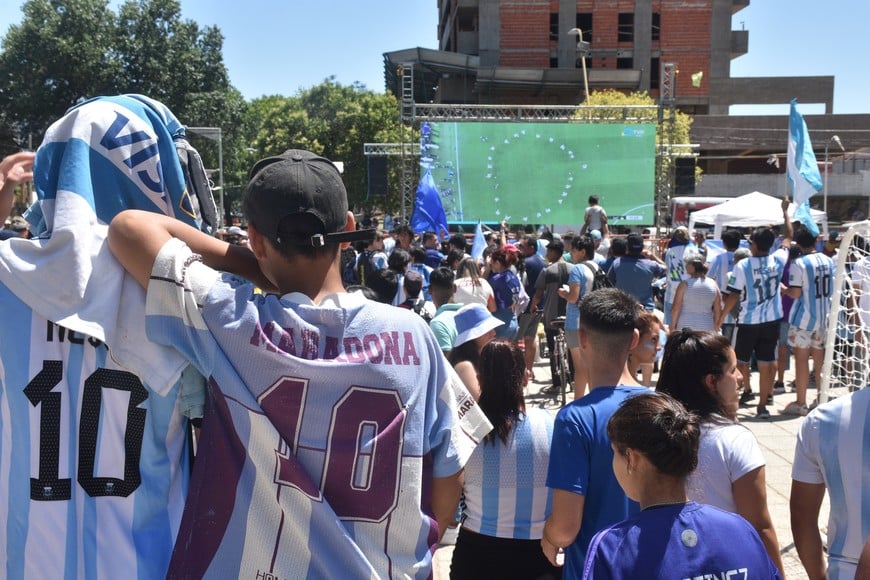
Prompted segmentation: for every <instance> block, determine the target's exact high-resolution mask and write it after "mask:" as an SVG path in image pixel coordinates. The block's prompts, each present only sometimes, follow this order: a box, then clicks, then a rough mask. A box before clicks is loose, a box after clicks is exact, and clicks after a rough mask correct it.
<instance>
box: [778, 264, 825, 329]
mask: <svg viewBox="0 0 870 580" xmlns="http://www.w3.org/2000/svg"><path fill="white" fill-rule="evenodd" d="M834 272H835V268H834V261H833V260H832V259H831V258H829V257H828V256H826V255H824V254H822V253H819V252H813V253H812V254H807V255H806V256H801V257H800V258H798V259H796V260H795V261H794V262H792V265H791V268H790V269H789V275H788V285H789V287H792V288H800V289H801V295H800V298H798V299H797V300H795V302H794V305H792V307H791V314H790V315H789V324H791V325H792V326H796V327H798V328H800V329H801V330H814V331H819V330H824V328H825V324H826V323H827V321H828V314H829V313H830V312H831V299H832V297H833V295H834Z"/></svg>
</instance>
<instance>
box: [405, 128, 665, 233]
mask: <svg viewBox="0 0 870 580" xmlns="http://www.w3.org/2000/svg"><path fill="white" fill-rule="evenodd" d="M421 164H422V168H421V171H426V169H430V170H431V172H432V177H433V178H434V181H435V185H436V187H437V188H438V192H439V195H440V197H441V200H442V204H443V206H444V211H445V213H446V215H447V220H448V221H449V222H451V223H477V221H478V220H480V221H483V222H500V221H502V220H507V221H508V222H510V223H511V224H523V223H529V224H555V225H568V226H571V227H575V228H576V227H578V226H579V225H580V224H582V223H583V210H584V209H585V208H586V206H587V200H588V198H589V196H590V195H593V194H594V195H597V196H598V197H599V198H600V200H601V205H602V206H603V207H604V209H605V210H606V211H607V214H608V216H610V224H611V225H620V224H622V225H629V226H631V225H649V224H652V223H653V190H654V187H655V185H654V182H655V125H651V124H649V125H628V124H626V125H623V124H617V125H610V124H568V123H464V122H463V123H426V124H424V126H423V134H422V147H421Z"/></svg>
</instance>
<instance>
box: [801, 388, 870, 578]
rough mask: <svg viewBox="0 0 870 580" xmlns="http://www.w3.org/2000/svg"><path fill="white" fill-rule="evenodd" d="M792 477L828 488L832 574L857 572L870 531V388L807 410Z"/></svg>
mask: <svg viewBox="0 0 870 580" xmlns="http://www.w3.org/2000/svg"><path fill="white" fill-rule="evenodd" d="M791 477H792V479H794V480H795V481H800V482H803V483H810V484H822V483H823V484H824V485H825V487H826V488H827V490H828V497H829V498H830V501H831V509H830V512H829V517H828V546H827V547H828V550H827V551H828V578H831V579H832V580H843V579H846V578H849V579H851V578H854V577H855V568H856V565H857V563H858V557H859V556H860V555H861V549H862V548H863V547H864V541H865V540H866V538H867V537H868V536H870V389H867V388H864V389H861V390H859V391H855V392H853V393H849V394H848V395H846V396H843V397H839V398H838V399H835V400H833V401H830V402H828V403H825V404H824V405H820V406H819V407H817V408H816V409H814V410H813V411H811V412H810V414H809V415H807V417H806V419H804V422H803V423H802V424H801V427H800V430H799V431H798V438H797V445H796V446H795V453H794V463H793V464H792V471H791Z"/></svg>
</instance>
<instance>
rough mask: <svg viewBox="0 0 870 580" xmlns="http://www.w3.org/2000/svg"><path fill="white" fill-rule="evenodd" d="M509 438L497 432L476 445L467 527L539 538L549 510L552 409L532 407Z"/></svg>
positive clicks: (468, 476)
mask: <svg viewBox="0 0 870 580" xmlns="http://www.w3.org/2000/svg"><path fill="white" fill-rule="evenodd" d="M526 412H527V414H526V415H524V416H522V419H521V420H520V421H519V422H518V423H517V424H516V425H515V426H514V428H513V429H511V431H510V434H509V435H508V439H507V442H503V441H502V440H501V439H500V438H499V437H498V436H497V435H496V436H495V437H494V439H493V440H492V441H484V442H483V443H481V444H480V445H478V446H477V449H475V450H474V453H473V454H472V455H471V459H469V460H468V463H467V464H466V465H465V486H464V488H463V493H464V497H465V504H464V509H463V511H462V517H463V522H462V526H463V527H465V528H468V529H469V530H471V531H473V532H477V533H478V534H484V535H487V536H495V537H498V538H514V539H518V540H537V539H540V538H541V537H542V534H543V532H544V522H545V521H546V519H547V516H548V515H549V514H550V508H551V504H552V499H553V498H552V490H550V489H549V488H548V487H547V468H548V466H549V461H550V442H551V441H552V439H553V421H554V419H555V418H554V417H553V415H552V414H551V413H549V412H548V411H546V410H544V409H536V408H529V409H527V411H526Z"/></svg>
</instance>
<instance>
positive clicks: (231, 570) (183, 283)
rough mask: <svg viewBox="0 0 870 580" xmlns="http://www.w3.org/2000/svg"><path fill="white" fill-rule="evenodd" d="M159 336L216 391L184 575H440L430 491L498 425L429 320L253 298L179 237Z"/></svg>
mask: <svg viewBox="0 0 870 580" xmlns="http://www.w3.org/2000/svg"><path fill="white" fill-rule="evenodd" d="M146 326H147V330H148V336H149V337H150V338H151V339H152V340H154V341H156V342H158V343H161V344H166V345H172V346H174V347H175V348H177V349H178V350H179V352H181V353H183V354H184V355H185V356H186V357H187V358H188V359H189V360H190V361H191V362H192V363H193V364H194V365H196V366H197V367H198V368H199V369H200V370H201V372H202V373H203V375H205V376H207V377H209V380H210V383H211V388H210V389H209V395H210V399H209V401H208V405H207V406H206V413H205V417H204V420H203V428H202V437H201V439H200V442H199V446H198V449H197V456H196V464H195V465H194V473H193V477H192V479H191V485H190V493H189V495H188V503H187V509H186V510H185V514H184V520H183V521H182V524H181V529H180V531H179V534H178V542H177V546H176V550H175V553H174V555H173V559H172V562H171V564H170V572H169V576H170V577H171V578H220V579H223V578H258V577H260V578H282V579H283V578H312V579H313V578H375V577H377V578H406V577H407V578H427V577H429V575H430V574H431V562H432V552H433V551H434V546H435V545H436V544H437V526H436V524H435V520H434V519H433V518H432V515H433V514H432V512H431V508H430V501H429V500H430V496H429V490H430V489H431V488H430V487H429V486H430V484H431V481H432V478H433V477H436V478H444V477H451V476H453V475H455V474H456V473H458V472H459V471H460V470H461V469H462V467H463V465H464V464H465V463H466V462H467V460H468V457H469V456H470V455H471V453H472V452H473V450H474V448H475V447H476V446H477V444H478V442H479V441H480V439H481V438H482V437H483V436H484V435H486V433H488V432H489V431H490V430H491V428H492V426H491V425H490V424H489V421H488V420H487V419H486V416H485V415H484V414H483V412H482V411H481V410H480V407H478V406H477V404H476V402H475V401H474V399H473V398H472V397H471V396H470V395H469V393H468V391H467V390H466V389H465V387H464V386H463V384H462V381H461V379H459V377H458V376H457V375H456V373H455V371H453V369H452V367H450V365H449V363H447V361H446V359H445V358H444V355H443V354H442V353H441V349H440V348H439V347H438V344H437V342H436V340H435V336H434V335H433V334H432V332H431V331H430V330H429V327H428V326H427V325H426V322H425V321H424V320H423V319H422V318H421V317H420V316H418V315H416V314H415V313H413V312H411V311H408V310H404V309H401V308H395V307H392V306H390V305H387V304H380V303H377V302H373V301H369V300H366V299H365V298H364V297H363V296H362V294H360V293H353V294H347V293H337V294H332V295H330V296H328V297H326V298H324V300H323V301H321V303H320V304H316V305H315V304H314V303H313V302H312V301H311V300H310V299H309V298H308V297H307V296H304V295H302V294H296V293H293V294H287V295H284V296H282V297H278V296H274V295H269V296H264V295H262V294H254V292H253V287H252V286H251V285H250V284H247V283H241V282H238V281H236V280H233V279H232V278H231V277H228V276H220V274H219V273H217V272H215V271H214V270H211V269H210V268H207V267H206V266H204V265H203V264H202V263H200V262H198V261H197V260H196V257H195V256H193V255H192V254H191V252H190V250H189V249H188V248H187V247H186V246H184V245H183V244H182V243H181V242H180V241H179V240H171V241H169V242H167V243H166V245H165V246H164V247H163V249H162V250H161V252H160V254H159V255H158V257H157V260H156V262H155V266H154V270H153V272H152V277H151V281H150V282H149V285H148V306H147V322H146Z"/></svg>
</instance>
